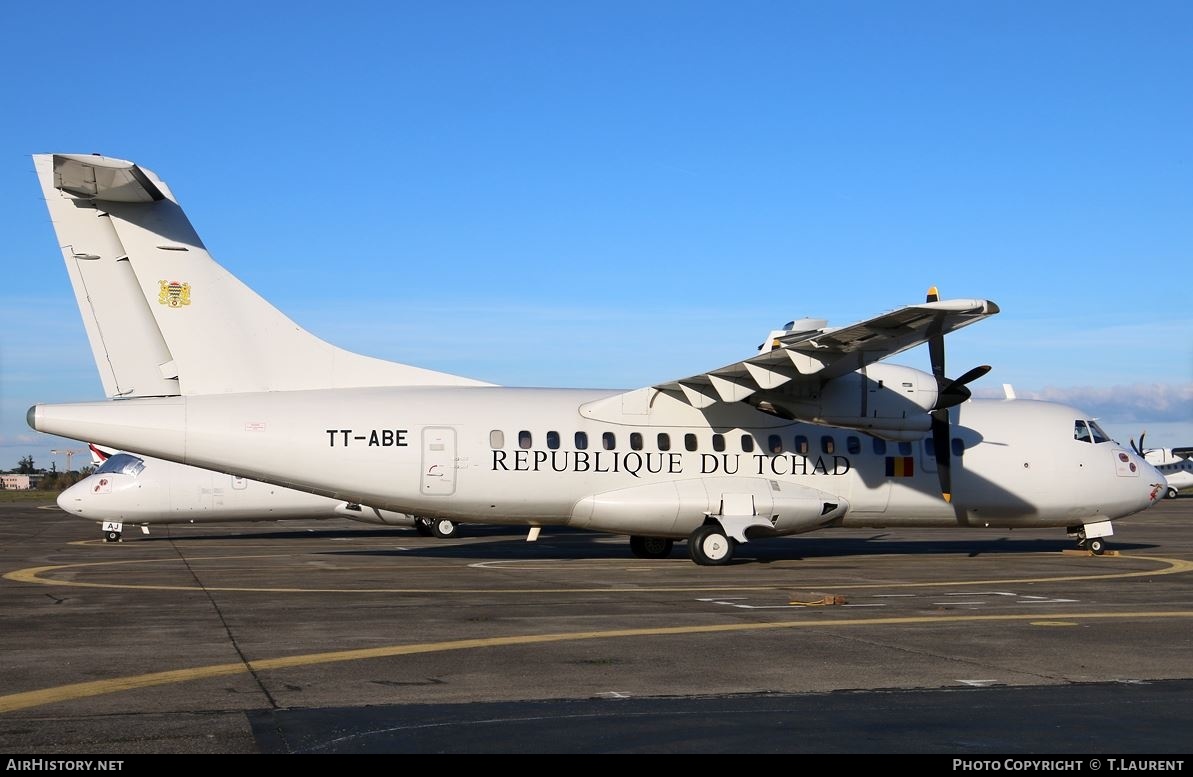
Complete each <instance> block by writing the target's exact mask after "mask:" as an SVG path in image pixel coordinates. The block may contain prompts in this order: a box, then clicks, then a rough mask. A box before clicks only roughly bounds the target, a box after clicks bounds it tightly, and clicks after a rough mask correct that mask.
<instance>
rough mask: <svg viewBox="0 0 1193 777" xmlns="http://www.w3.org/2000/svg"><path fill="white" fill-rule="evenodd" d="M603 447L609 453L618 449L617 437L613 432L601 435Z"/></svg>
mask: <svg viewBox="0 0 1193 777" xmlns="http://www.w3.org/2000/svg"><path fill="white" fill-rule="evenodd" d="M601 447H602V448H604V449H605V450H607V451H611V450H613V449H614V448H616V447H617V435H615V434H613V432H605V433H604V434H602V435H601Z"/></svg>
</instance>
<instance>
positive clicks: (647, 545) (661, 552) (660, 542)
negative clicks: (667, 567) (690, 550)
mask: <svg viewBox="0 0 1193 777" xmlns="http://www.w3.org/2000/svg"><path fill="white" fill-rule="evenodd" d="M674 545H675V542H674V541H673V540H669V539H667V538H666V537H638V536H634V537H630V552H631V553H633V554H634V555H635V556H637V557H638V558H667V557H668V556H670V555H671V548H672V547H674Z"/></svg>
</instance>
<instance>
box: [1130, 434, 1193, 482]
mask: <svg viewBox="0 0 1193 777" xmlns="http://www.w3.org/2000/svg"><path fill="white" fill-rule="evenodd" d="M1146 434H1147V433H1146V432H1144V433H1143V434H1141V435H1139V445H1136V444H1135V441H1134V440H1131V448H1132V449H1133V450H1134V451H1135V452H1136V453H1138V454H1140V455H1141V456H1143V458H1145V459H1146V460H1147V461H1148V463H1149V464H1151V465H1152V466H1153V467H1155V468H1156V469H1157V470H1159V471H1160V474H1161V475H1163V476H1164V479H1165V480H1166V481H1167V482H1168V487H1167V488H1166V489H1165V492H1164V495H1165V496H1166V497H1168V498H1169V499H1176V497H1177V494H1178V493H1179V492H1180V491H1181V489H1185V488H1190V487H1193V447H1184V448H1144V447H1143V438H1144V436H1146Z"/></svg>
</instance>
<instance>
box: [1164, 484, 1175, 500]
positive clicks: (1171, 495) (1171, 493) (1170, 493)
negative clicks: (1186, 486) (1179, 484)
mask: <svg viewBox="0 0 1193 777" xmlns="http://www.w3.org/2000/svg"><path fill="white" fill-rule="evenodd" d="M1164 496H1166V497H1167V498H1168V499H1176V489H1175V488H1173V487H1172V486H1169V487H1168V492H1167V493H1166V494H1165V495H1164Z"/></svg>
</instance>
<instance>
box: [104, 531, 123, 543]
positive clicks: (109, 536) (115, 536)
mask: <svg viewBox="0 0 1193 777" xmlns="http://www.w3.org/2000/svg"><path fill="white" fill-rule="evenodd" d="M104 542H120V532H118V531H106V532H104Z"/></svg>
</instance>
